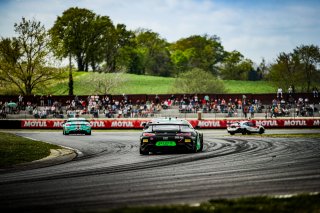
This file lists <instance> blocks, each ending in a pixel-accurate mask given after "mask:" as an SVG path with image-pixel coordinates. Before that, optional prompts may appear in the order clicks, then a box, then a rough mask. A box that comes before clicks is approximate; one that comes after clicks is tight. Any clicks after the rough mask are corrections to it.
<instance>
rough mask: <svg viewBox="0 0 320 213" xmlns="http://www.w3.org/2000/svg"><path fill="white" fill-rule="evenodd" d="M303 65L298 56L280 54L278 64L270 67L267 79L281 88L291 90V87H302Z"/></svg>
mask: <svg viewBox="0 0 320 213" xmlns="http://www.w3.org/2000/svg"><path fill="white" fill-rule="evenodd" d="M300 68H301V65H300V63H299V59H298V58H297V57H296V55H294V54H292V53H289V54H287V53H280V54H279V56H278V58H277V61H276V63H274V64H272V65H271V67H270V72H269V74H268V75H267V79H268V80H270V81H272V82H274V84H275V85H276V86H278V87H281V88H289V86H291V85H295V86H296V87H298V86H300V76H301V72H300Z"/></svg>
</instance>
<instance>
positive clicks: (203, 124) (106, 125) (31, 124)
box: [20, 119, 320, 129]
mask: <svg viewBox="0 0 320 213" xmlns="http://www.w3.org/2000/svg"><path fill="white" fill-rule="evenodd" d="M187 120H188V121H189V122H190V123H191V124H192V125H193V126H194V127H195V126H199V127H200V128H201V129H224V128H226V127H227V125H228V124H229V123H231V122H236V121H244V120H241V119H240V120H210V119H208V120H196V119H187ZM148 121H149V120H148V119H145V120H133V119H132V120H130V119H127V120H122V119H121V120H120V119H111V120H90V123H91V127H92V128H93V129H142V128H143V125H142V124H143V123H145V122H148ZM251 121H253V122H254V123H255V124H256V125H262V126H264V127H266V128H288V127H289V128H320V119H269V120H268V119H261V120H259V119H257V120H251ZM63 122H64V120H45V119H30V120H21V127H20V128H22V129H61V128H62V125H63Z"/></svg>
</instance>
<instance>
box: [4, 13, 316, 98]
mask: <svg viewBox="0 0 320 213" xmlns="http://www.w3.org/2000/svg"><path fill="white" fill-rule="evenodd" d="M14 28H15V32H16V33H17V34H18V36H17V37H13V38H1V40H0V83H1V85H0V86H8V87H10V86H11V87H16V88H18V90H19V92H20V93H23V94H26V95H30V94H32V91H33V90H34V89H35V88H36V87H45V85H46V82H48V81H50V80H52V79H57V78H62V77H65V75H63V73H64V72H65V71H66V69H65V68H60V67H59V66H57V65H55V64H54V62H56V60H55V59H58V60H63V59H68V60H69V66H68V71H69V75H68V76H69V94H70V95H72V94H73V76H72V71H73V66H72V64H73V62H75V63H76V67H77V70H78V71H93V72H98V73H119V72H126V73H132V74H139V75H154V76H164V77H175V78H177V81H176V84H177V85H184V86H181V87H180V88H185V89H183V90H182V91H181V92H184V91H196V92H203V93H207V92H211V93H214V92H216V93H218V92H220V93H222V92H224V89H223V84H222V82H221V81H220V80H270V81H272V82H274V83H275V84H276V85H277V86H279V87H280V86H281V87H283V88H286V87H289V85H295V88H299V89H300V90H301V91H307V92H309V91H310V90H311V88H312V87H313V86H316V85H318V84H319V79H320V74H319V63H320V50H319V47H318V46H315V45H301V46H300V47H296V48H295V49H294V50H293V52H292V53H280V54H279V56H278V57H277V60H276V61H275V62H274V63H272V64H266V62H265V60H264V59H262V61H261V63H260V64H259V65H256V64H254V63H253V62H252V60H250V59H247V58H245V57H244V56H243V55H242V54H241V53H240V52H239V51H236V50H234V51H231V52H228V51H226V50H225V49H224V47H223V45H222V43H221V40H220V38H219V37H218V36H216V35H207V34H205V35H191V36H189V37H187V38H181V39H179V40H178V41H176V42H172V43H169V42H167V41H166V39H164V38H161V36H160V35H159V34H158V33H156V32H153V31H152V30H149V29H141V28H139V29H136V30H134V31H132V30H128V29H127V28H126V25H125V24H116V25H115V24H113V22H112V20H111V19H110V18H109V17H108V16H101V15H98V14H95V13H94V12H92V11H90V10H88V9H85V8H77V7H74V8H73V7H72V8H69V9H67V10H66V11H64V12H63V14H62V15H61V16H58V17H57V19H56V20H55V22H54V25H53V27H52V28H51V29H49V30H46V29H45V28H44V26H43V25H42V24H41V23H40V22H38V21H36V20H26V19H25V18H22V21H21V22H20V23H16V24H15V25H14ZM192 76H193V77H192ZM191 80H193V81H194V82H190V81H191ZM199 82H201V83H199ZM191 85H194V86H191ZM213 85H215V86H213ZM105 87H106V86H105Z"/></svg>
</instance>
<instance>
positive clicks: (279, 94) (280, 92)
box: [277, 87, 282, 99]
mask: <svg viewBox="0 0 320 213" xmlns="http://www.w3.org/2000/svg"><path fill="white" fill-rule="evenodd" d="M277 98H278V99H281V98H282V88H281V87H279V88H278V90H277Z"/></svg>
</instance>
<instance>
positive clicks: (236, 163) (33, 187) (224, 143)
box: [0, 129, 320, 212]
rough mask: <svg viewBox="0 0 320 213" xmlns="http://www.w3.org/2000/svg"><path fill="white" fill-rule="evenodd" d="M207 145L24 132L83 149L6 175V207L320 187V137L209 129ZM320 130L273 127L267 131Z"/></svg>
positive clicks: (111, 203) (194, 199) (87, 205)
mask: <svg viewBox="0 0 320 213" xmlns="http://www.w3.org/2000/svg"><path fill="white" fill-rule="evenodd" d="M203 132H204V151H203V152H201V153H195V154H181V153H180V154H177V153H176V154H152V155H149V156H141V155H140V154H139V142H138V141H139V135H140V132H139V131H131V132H124V131H120V132H98V131H97V132H94V131H93V134H92V135H91V136H84V135H70V136H63V135H62V132H56V131H51V132H44V131H17V132H16V134H18V135H21V136H24V137H29V138H33V139H37V140H42V141H47V142H49V143H53V144H59V145H63V146H66V147H71V148H73V149H76V150H78V154H79V155H78V157H76V158H75V159H73V160H72V161H69V162H64V163H60V164H58V165H53V166H46V167H42V168H33V169H30V170H14V171H5V172H1V173H0V210H1V212H12V211H14V210H19V211H20V212H43V211H46V212H75V211H80V210H81V211H86V210H97V209H110V208H117V207H124V206H139V205H157V204H196V203H199V202H205V201H208V200H209V199H213V198H233V197H242V196H253V195H287V194H296V193H311V192H320V138H313V139H310V138H309V139H306V138H272V137H271V138H267V137H253V136H245V137H243V136H230V135H228V134H226V131H225V130H204V131H203ZM283 132H288V133H289V134H290V133H293V132H310V133H312V132H317V133H319V132H320V130H319V129H311V130H287V131H284V130H268V131H267V133H283Z"/></svg>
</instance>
